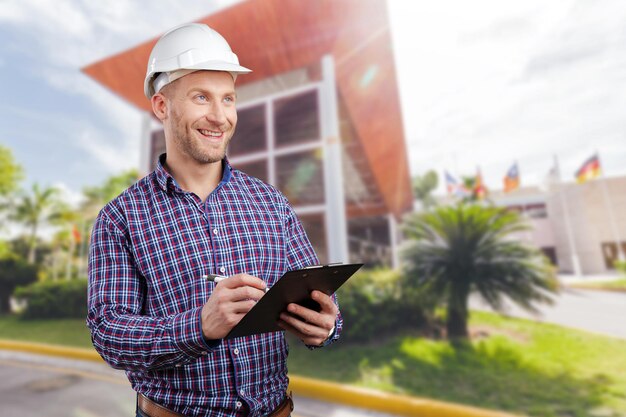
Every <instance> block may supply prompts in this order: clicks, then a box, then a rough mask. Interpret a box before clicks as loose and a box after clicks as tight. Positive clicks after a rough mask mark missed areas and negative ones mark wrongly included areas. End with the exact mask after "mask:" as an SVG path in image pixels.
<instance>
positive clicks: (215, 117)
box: [205, 103, 226, 126]
mask: <svg viewBox="0 0 626 417" xmlns="http://www.w3.org/2000/svg"><path fill="white" fill-rule="evenodd" d="M205 117H206V119H207V121H208V122H210V123H213V124H214V125H216V126H221V125H223V124H225V123H226V112H225V111H224V107H223V105H222V104H221V103H213V104H212V105H211V106H208V108H207V112H206V115H205Z"/></svg>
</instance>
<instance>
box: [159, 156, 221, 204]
mask: <svg viewBox="0 0 626 417" xmlns="http://www.w3.org/2000/svg"><path fill="white" fill-rule="evenodd" d="M164 168H165V169H166V170H167V172H169V173H170V175H171V176H172V177H174V179H175V180H176V182H177V183H178V185H179V186H180V187H181V188H182V189H183V190H185V191H190V192H192V193H194V194H196V195H197V196H198V197H200V199H201V200H202V201H205V200H206V198H207V197H208V196H209V194H211V193H212V192H213V190H215V189H216V188H217V186H218V185H219V183H220V181H221V180H222V161H217V162H213V163H206V164H199V163H197V162H195V161H193V160H188V159H182V158H181V159H179V158H177V157H176V156H175V155H171V156H170V155H169V154H168V155H167V159H166V160H165V164H164Z"/></svg>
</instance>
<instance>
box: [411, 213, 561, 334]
mask: <svg viewBox="0 0 626 417" xmlns="http://www.w3.org/2000/svg"><path fill="white" fill-rule="evenodd" d="M404 229H405V234H406V237H407V238H409V239H411V240H412V242H411V243H410V244H409V247H407V248H406V250H405V251H404V253H403V255H404V258H405V263H406V271H405V272H406V273H405V277H404V279H405V283H404V284H405V286H407V287H409V288H414V289H417V290H418V291H419V293H421V294H423V295H425V296H427V297H429V298H430V299H432V300H433V301H435V302H436V303H437V304H443V303H445V305H446V312H447V314H446V328H447V333H448V337H449V338H451V339H459V338H466V337H467V336H468V329H467V320H468V318H469V312H468V299H469V296H470V294H471V293H478V294H479V295H480V296H481V297H482V298H483V299H484V300H485V301H486V302H487V303H488V304H489V305H490V306H491V307H492V308H494V310H496V311H502V308H503V302H504V299H505V296H506V297H507V298H509V299H510V300H512V301H513V302H515V303H516V304H518V305H519V306H521V307H523V308H524V309H527V310H530V311H536V307H535V306H534V305H533V303H535V302H547V303H550V302H551V301H552V300H551V298H550V293H555V292H556V291H557V285H556V279H555V274H554V270H553V268H552V267H551V265H550V263H549V261H548V260H547V259H546V258H545V257H544V256H543V254H542V253H541V252H540V251H539V250H538V249H536V248H532V247H529V246H526V245H525V244H523V243H522V242H519V241H516V240H513V239H512V238H511V234H513V233H516V232H520V231H523V230H527V229H528V225H527V224H526V223H524V221H523V219H522V218H521V217H520V216H519V215H518V214H517V213H515V212H511V211H507V210H506V209H503V208H497V207H485V206H481V205H478V204H466V203H462V202H461V203H459V204H457V205H456V206H447V207H438V208H436V209H435V210H434V211H433V212H430V213H422V214H415V215H413V216H411V217H409V218H408V219H407V221H406V223H405V228H404Z"/></svg>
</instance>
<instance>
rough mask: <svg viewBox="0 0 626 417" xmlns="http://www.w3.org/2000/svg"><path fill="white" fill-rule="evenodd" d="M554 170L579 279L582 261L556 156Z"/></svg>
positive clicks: (574, 265) (566, 231)
mask: <svg viewBox="0 0 626 417" xmlns="http://www.w3.org/2000/svg"><path fill="white" fill-rule="evenodd" d="M554 168H555V169H556V177H557V182H558V185H559V190H558V193H559V199H560V200H561V210H563V214H564V216H563V220H564V221H565V234H566V236H567V242H568V245H569V251H570V254H571V257H572V267H573V268H574V276H575V277H576V278H579V277H581V276H582V270H581V268H580V261H579V259H578V252H577V251H576V242H575V241H574V234H573V232H572V222H571V221H570V214H569V207H568V206H567V201H566V200H565V190H564V187H563V185H564V184H561V168H560V167H559V159H558V157H557V156H556V155H554Z"/></svg>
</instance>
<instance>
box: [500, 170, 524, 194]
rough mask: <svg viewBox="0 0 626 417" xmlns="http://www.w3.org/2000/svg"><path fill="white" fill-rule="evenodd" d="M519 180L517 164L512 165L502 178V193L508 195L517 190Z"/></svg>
mask: <svg viewBox="0 0 626 417" xmlns="http://www.w3.org/2000/svg"><path fill="white" fill-rule="evenodd" d="M519 184H520V178H519V169H518V167H517V162H516V163H514V164H513V165H512V166H511V168H509V170H508V171H507V173H506V175H505V176H504V192H505V193H509V192H511V191H513V190H517V189H518V188H519Z"/></svg>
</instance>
